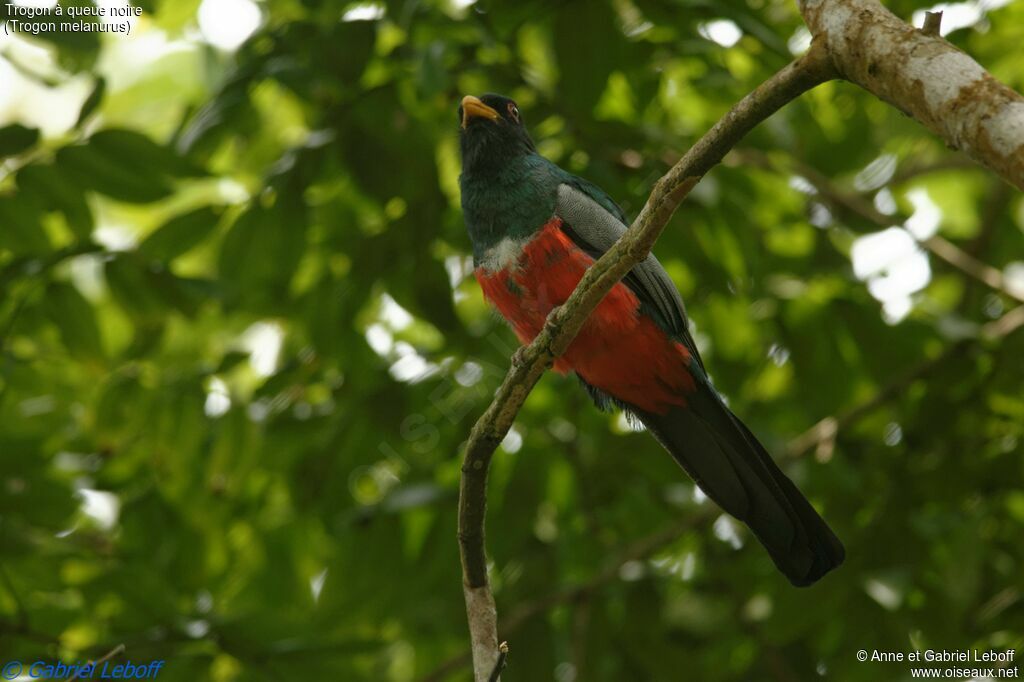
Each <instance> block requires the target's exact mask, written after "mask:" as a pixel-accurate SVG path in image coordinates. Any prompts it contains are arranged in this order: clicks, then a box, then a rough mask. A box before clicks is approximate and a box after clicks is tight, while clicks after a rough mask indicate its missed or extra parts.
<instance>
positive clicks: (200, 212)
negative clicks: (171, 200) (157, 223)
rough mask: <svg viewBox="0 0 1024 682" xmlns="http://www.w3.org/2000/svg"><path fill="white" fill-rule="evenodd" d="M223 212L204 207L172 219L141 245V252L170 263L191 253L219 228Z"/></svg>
mask: <svg viewBox="0 0 1024 682" xmlns="http://www.w3.org/2000/svg"><path fill="white" fill-rule="evenodd" d="M220 216H221V212H220V210H219V209H214V208H212V207H210V206H204V207H202V208H198V209H196V210H194V211H189V212H188V213H183V214H181V215H179V216H175V217H174V218H171V219H170V220H169V221H167V222H166V223H164V224H163V225H162V226H161V227H159V228H158V229H157V230H156V231H155V232H153V233H152V234H151V235H149V236H148V237H146V239H145V240H144V241H143V242H142V243H141V244H140V245H139V252H140V253H142V254H144V255H146V256H149V257H150V258H155V259H157V260H161V261H170V260H173V259H175V258H177V257H178V256H180V255H181V254H183V253H185V252H186V251H189V250H190V249H192V248H193V247H194V246H196V245H197V244H199V243H200V242H201V241H203V239H205V238H206V237H207V236H208V235H209V234H210V233H211V232H212V231H213V229H214V228H215V227H216V226H217V222H218V221H219V220H220Z"/></svg>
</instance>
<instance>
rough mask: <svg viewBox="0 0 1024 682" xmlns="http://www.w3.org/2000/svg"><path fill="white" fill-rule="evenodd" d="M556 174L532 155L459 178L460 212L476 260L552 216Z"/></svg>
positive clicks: (531, 232)
mask: <svg viewBox="0 0 1024 682" xmlns="http://www.w3.org/2000/svg"><path fill="white" fill-rule="evenodd" d="M560 182H561V178H560V177H559V169H558V167H557V166H555V165H554V164H552V163H551V162H550V161H548V160H547V159H544V158H543V157H541V156H538V155H536V154H529V155H524V156H520V157H518V158H514V159H512V160H511V161H509V162H508V163H506V164H504V165H502V166H501V167H499V168H495V169H489V170H488V171H487V172H473V173H467V172H463V174H462V175H461V176H460V177H459V186H460V188H461V190H462V211H463V215H464V217H465V221H466V229H467V230H468V231H469V238H470V240H471V241H472V242H473V256H474V258H475V259H477V260H478V261H479V260H480V259H481V258H482V257H483V255H484V253H485V252H486V251H487V250H489V249H491V248H492V247H494V246H495V245H496V244H498V242H500V241H502V240H503V239H506V238H508V239H513V240H518V239H522V238H524V237H529V236H531V235H532V234H534V233H535V232H537V231H538V230H539V229H541V228H542V227H543V226H544V224H545V223H546V222H547V221H548V219H549V218H551V216H552V215H554V212H555V201H556V198H557V195H558V185H559V183H560Z"/></svg>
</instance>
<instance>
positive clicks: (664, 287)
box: [555, 178, 703, 369]
mask: <svg viewBox="0 0 1024 682" xmlns="http://www.w3.org/2000/svg"><path fill="white" fill-rule="evenodd" d="M592 191H596V192H598V193H599V194H597V195H596V196H594V195H593V194H592V193H591V192H592ZM602 198H603V199H605V200H606V202H608V203H610V204H611V206H612V207H614V208H615V209H616V212H614V213H613V212H612V211H611V210H609V209H608V208H606V207H605V206H603V205H602V204H603V203H605V202H602V201H601V199H602ZM616 213H618V215H616ZM555 215H556V216H557V217H558V218H560V219H561V220H562V230H563V231H565V233H566V234H567V235H569V237H570V238H571V239H572V240H573V241H574V242H575V243H576V245H577V246H579V247H580V248H581V249H583V250H584V251H586V252H587V253H589V254H590V255H591V256H593V257H594V258H595V259H597V258H600V257H601V255H603V254H604V253H605V252H606V251H607V250H608V249H610V248H611V247H612V244H614V243H615V242H616V241H617V240H618V238H619V237H621V236H622V235H623V234H624V233H625V232H626V229H627V228H626V225H625V221H624V217H623V218H620V217H619V216H621V215H622V212H621V210H619V209H618V206H615V204H614V202H612V201H611V199H609V198H608V197H607V195H605V194H604V193H603V192H601V190H599V189H597V188H596V187H595V186H594V185H591V184H590V183H587V182H586V181H583V180H581V179H579V178H573V182H571V184H570V183H569V182H566V183H563V184H561V185H559V187H558V198H557V200H556V203H555ZM623 282H624V283H625V284H626V285H627V286H628V287H629V288H630V289H632V290H633V292H634V293H635V294H636V295H637V297H638V298H639V299H640V300H641V301H642V302H644V303H646V304H648V306H650V308H651V309H652V310H654V311H655V312H657V313H658V315H659V316H660V317H661V318H662V320H663V322H664V324H665V325H666V326H667V328H668V331H669V332H670V333H671V334H672V335H673V336H675V337H677V338H679V339H680V340H681V341H682V342H683V344H684V345H686V347H687V349H688V350H689V351H690V353H691V354H692V355H693V357H695V358H697V362H698V363H699V364H700V367H701V369H703V363H702V362H701V360H700V355H698V353H697V348H696V344H694V342H693V339H692V338H691V336H690V332H689V329H688V324H687V319H686V308H685V307H684V306H683V299H682V297H681V296H680V295H679V291H678V290H677V289H676V286H675V284H674V283H673V282H672V280H671V278H669V276H668V273H667V272H665V268H664V267H662V265H661V263H659V262H658V259H657V258H655V257H654V254H653V253H651V254H648V255H647V258H645V259H644V260H643V261H642V262H640V263H639V264H638V265H636V266H635V267H634V268H633V269H632V270H631V271H630V272H629V274H628V275H626V277H625V278H623Z"/></svg>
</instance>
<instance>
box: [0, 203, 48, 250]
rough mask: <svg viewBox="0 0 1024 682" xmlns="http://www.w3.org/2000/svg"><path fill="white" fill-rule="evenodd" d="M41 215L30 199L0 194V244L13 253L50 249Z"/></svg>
mask: <svg viewBox="0 0 1024 682" xmlns="http://www.w3.org/2000/svg"><path fill="white" fill-rule="evenodd" d="M41 218H42V216H41V215H40V214H39V210H38V208H37V207H36V206H35V203H34V202H32V201H31V200H27V199H26V198H25V197H20V196H13V197H10V196H0V246H4V247H7V248H9V249H11V250H12V251H14V252H15V253H41V252H45V251H49V250H50V239H49V237H47V236H46V232H45V231H44V230H43V227H42V224H41V222H42V221H41Z"/></svg>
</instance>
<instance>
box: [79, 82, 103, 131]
mask: <svg viewBox="0 0 1024 682" xmlns="http://www.w3.org/2000/svg"><path fill="white" fill-rule="evenodd" d="M106 90H107V80H106V79H105V78H103V77H102V76H100V77H99V78H97V79H96V85H94V86H93V88H92V92H90V93H89V96H88V97H86V98H85V102H83V103H82V108H81V109H80V110H79V112H78V120H77V121H75V127H76V128H80V127H81V126H82V124H83V123H85V121H86V120H87V119H88V118H89V116H90V115H91V114H92V112H94V111H96V107H98V106H99V105H100V102H102V101H103V94H104V93H105V92H106Z"/></svg>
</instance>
